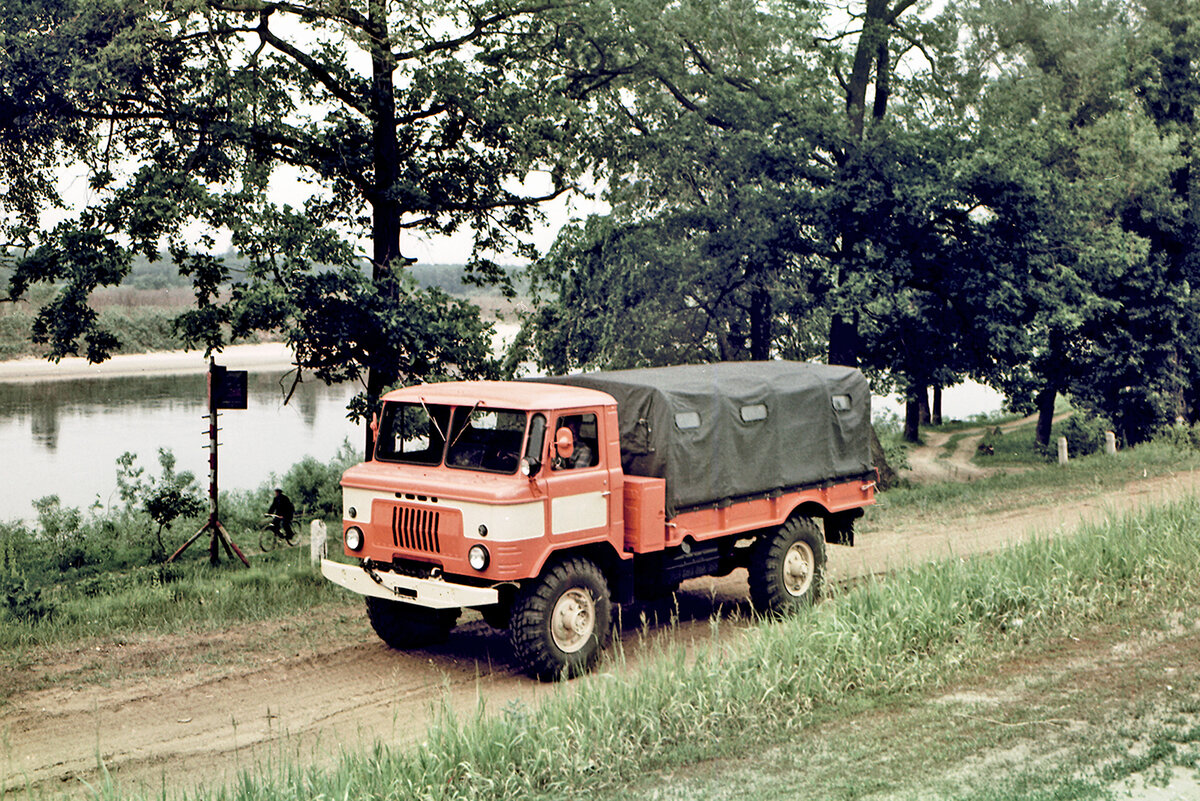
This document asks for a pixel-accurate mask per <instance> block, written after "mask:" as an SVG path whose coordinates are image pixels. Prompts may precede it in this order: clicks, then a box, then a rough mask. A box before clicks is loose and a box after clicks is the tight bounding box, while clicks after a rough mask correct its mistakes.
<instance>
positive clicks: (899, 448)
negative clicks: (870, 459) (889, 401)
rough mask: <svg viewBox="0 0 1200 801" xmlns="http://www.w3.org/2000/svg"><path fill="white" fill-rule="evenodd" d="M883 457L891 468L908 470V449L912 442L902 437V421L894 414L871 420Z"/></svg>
mask: <svg viewBox="0 0 1200 801" xmlns="http://www.w3.org/2000/svg"><path fill="white" fill-rule="evenodd" d="M871 424H872V425H873V426H874V427H875V435H876V436H877V437H879V445H880V447H882V448H883V455H884V458H885V459H886V460H887V463H888V464H889V465H890V466H891V468H892V469H893V470H897V471H899V470H908V469H909V464H908V451H909V448H911V447H912V444H911V443H910V442H908V441H907V440H905V439H904V421H903V420H901V419H900V418H899V417H897V416H896V415H895V414H888V415H886V416H878V417H876V418H875V419H874V420H872V421H871Z"/></svg>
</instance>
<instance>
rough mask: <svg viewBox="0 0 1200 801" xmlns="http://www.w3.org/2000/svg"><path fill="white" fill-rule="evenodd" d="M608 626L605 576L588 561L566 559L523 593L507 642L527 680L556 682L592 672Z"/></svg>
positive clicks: (609, 611) (609, 609) (609, 608)
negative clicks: (530, 676) (522, 668)
mask: <svg viewBox="0 0 1200 801" xmlns="http://www.w3.org/2000/svg"><path fill="white" fill-rule="evenodd" d="M611 625H612V600H611V599H610V598H609V594H608V582H607V581H605V579H604V574H603V573H601V572H600V569H599V568H598V567H596V565H595V564H593V563H592V562H590V561H589V560H587V559H581V558H575V559H567V560H564V561H562V562H559V563H557V564H555V565H552V566H550V567H548V568H547V569H546V570H545V571H543V573H542V575H541V576H540V577H538V578H537V579H536V580H534V581H531V582H529V583H528V584H527V585H526V586H524V587H522V588H521V592H520V593H519V595H518V596H517V599H516V603H515V604H514V605H513V610H512V617H511V619H510V621H509V638H510V640H511V642H512V646H513V651H514V652H515V653H516V655H517V659H518V660H519V661H520V662H521V665H522V666H523V667H524V668H525V670H526V671H527V672H528V673H529V674H530V675H532V676H534V677H536V678H538V679H541V680H542V681H554V680H555V679H558V678H562V677H564V676H565V677H566V678H574V677H575V676H579V675H581V674H583V673H586V672H587V671H588V670H590V669H591V668H592V667H593V666H594V665H595V664H596V660H597V659H598V658H599V656H600V651H601V649H602V648H604V646H606V645H607V644H608V640H609V636H610V634H611V632H610V627H611Z"/></svg>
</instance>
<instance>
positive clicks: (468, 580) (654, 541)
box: [322, 361, 876, 680]
mask: <svg viewBox="0 0 1200 801" xmlns="http://www.w3.org/2000/svg"><path fill="white" fill-rule="evenodd" d="M870 416H871V411H870V392H869V390H868V387H867V383H866V381H865V380H864V379H863V376H862V374H861V373H859V372H858V371H857V370H854V369H851V368H846V367H830V366H825V365H817V364H808V363H796V362H781V361H773V362H730V363H722V364H711V365H692V366H677V367H660V368H648V369H641V370H620V371H611V372H598V373H590V374H583V375H575V376H566V377H558V378H545V379H532V380H527V381H463V382H450V383H441V384H422V385H418V386H412V387H407V388H404V389H398V390H395V391H393V392H390V393H388V394H387V395H386V396H384V398H383V405H382V410H381V412H380V414H379V415H378V417H377V418H376V419H375V420H374V421H373V422H372V425H373V426H374V428H375V432H376V438H375V439H376V446H375V452H374V454H373V455H372V458H371V459H370V461H367V462H364V463H362V464H359V465H356V466H354V467H352V468H350V469H349V470H347V471H346V473H345V474H344V475H343V476H342V492H343V501H342V503H343V518H344V519H343V523H342V531H343V538H342V539H343V546H344V551H345V554H346V556H348V557H352V559H353V563H351V564H347V563H345V562H340V561H334V560H329V559H326V560H324V562H323V563H322V572H323V573H324V575H325V576H326V577H327V578H328V579H330V580H331V581H334V582H336V583H337V584H340V585H341V586H343V587H346V588H347V589H350V590H352V591H354V592H357V593H359V594H360V595H363V596H365V597H366V605H367V617H368V619H369V620H370V623H371V625H372V627H373V628H374V629H375V632H376V633H377V634H378V635H379V636H380V638H381V639H383V641H384V642H386V643H387V644H388V645H390V646H392V647H394V648H398V649H408V648H416V647H421V646H423V645H427V644H430V643H432V642H435V641H438V640H441V639H444V638H445V637H446V636H447V635H448V634H449V632H450V631H451V629H453V628H454V626H455V624H456V622H457V620H458V618H459V616H460V614H461V613H462V610H463V609H476V610H478V611H479V612H480V613H481V614H482V616H483V618H484V620H486V621H487V622H488V623H489V624H491V625H492V626H495V627H497V628H500V629H508V631H509V637H510V640H511V642H512V647H513V651H514V654H515V656H516V658H517V660H518V661H519V662H520V663H521V665H522V667H523V668H524V669H525V670H526V671H527V672H528V673H530V674H531V675H533V676H536V677H538V678H540V679H543V680H553V679H557V678H562V677H570V676H575V675H578V674H580V673H582V672H584V671H586V670H588V669H589V668H591V667H592V666H593V665H594V664H595V662H596V659H597V657H598V655H599V653H600V652H601V650H602V649H603V648H604V647H605V646H606V645H607V643H608V641H609V638H610V637H611V631H612V626H613V605H614V604H625V603H631V602H633V601H634V600H635V599H639V598H649V597H655V596H658V597H661V596H662V595H664V594H669V593H670V592H672V591H674V589H675V588H677V587H678V586H679V583H680V582H681V581H684V580H686V579H690V578H694V577H697V576H720V575H725V574H727V573H729V572H730V571H732V570H734V569H736V568H739V567H744V568H747V569H748V571H749V583H750V594H751V600H752V601H753V602H754V604H755V605H756V606H757V607H758V608H759V609H762V610H764V611H778V610H783V609H786V608H788V607H792V606H797V605H802V604H807V603H811V602H812V600H813V599H814V597H815V596H816V595H817V594H818V593H819V592H820V588H821V584H822V575H823V571H824V567H825V544H826V543H827V542H832V543H840V544H848V545H852V544H853V540H854V528H853V524H854V520H855V519H856V518H858V517H860V516H861V515H862V514H863V507H865V506H868V505H870V504H871V503H873V502H874V492H875V476H876V474H875V470H874V468H873V467H872V465H871V458H870V446H869V426H870Z"/></svg>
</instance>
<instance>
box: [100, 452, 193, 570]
mask: <svg viewBox="0 0 1200 801" xmlns="http://www.w3.org/2000/svg"><path fill="white" fill-rule="evenodd" d="M136 463H137V456H136V455H135V454H133V453H130V452H128V451H126V452H125V453H123V454H121V455H120V456H119V457H117V490H118V491H119V492H120V494H121V500H123V501H124V502H125V503H126V506H127V508H131V507H136V508H140V509H141V510H142V511H144V512H145V513H146V514H147V515H148V516H149V517H150V519H151V520H152V521H154V522H155V523H157V524H158V529H157V530H156V531H155V533H154V546H155V547H154V548H153V549H152V551H151V556H152V558H157V559H165V558H166V555H167V554H166V550H167V548H166V545H165V543H164V542H163V538H162V533H163V529H164V528H166V529H169V528H170V527H171V524H172V523H174V522H175V521H176V520H177V519H179V518H196V517H198V516H199V515H200V514H201V513H202V512H205V511H206V510H207V509H208V503H207V502H206V501H205V500H204V499H203V497H202V495H201V492H200V486H199V485H198V484H197V483H196V477H195V476H194V475H192V473H190V472H187V471H185V472H183V473H176V472H175V454H174V453H172V452H171V451H170V450H169V449H167V448H159V449H158V464H159V468H160V471H161V472H160V474H159V475H158V476H147V475H146V473H145V470H144V468H141V467H138V466H137V464H136Z"/></svg>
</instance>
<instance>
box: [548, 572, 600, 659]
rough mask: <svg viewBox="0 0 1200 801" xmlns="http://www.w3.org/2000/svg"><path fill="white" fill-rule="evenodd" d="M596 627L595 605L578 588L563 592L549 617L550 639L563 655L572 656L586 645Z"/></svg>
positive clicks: (586, 593)
mask: <svg viewBox="0 0 1200 801" xmlns="http://www.w3.org/2000/svg"><path fill="white" fill-rule="evenodd" d="M595 627H596V603H595V601H594V600H593V599H592V596H591V593H589V592H588V591H587V590H585V589H582V588H580V587H572V588H571V589H569V590H567V591H566V592H564V593H563V594H562V595H561V596H560V597H559V599H558V601H556V602H555V604H554V611H553V612H552V613H551V615H550V637H551V638H552V639H553V640H554V644H555V645H557V646H558V648H559V649H560V650H562V651H564V652H565V653H568V654H573V653H575V652H576V651H578V650H579V649H581V648H583V646H584V645H586V644H587V641H588V640H589V639H590V638H591V636H592V632H593V630H594V629H595Z"/></svg>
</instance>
